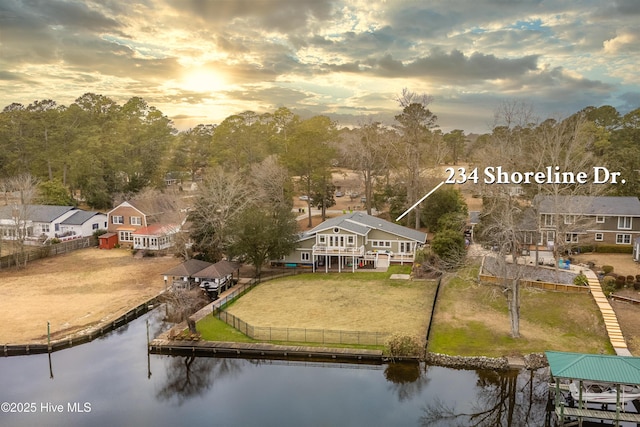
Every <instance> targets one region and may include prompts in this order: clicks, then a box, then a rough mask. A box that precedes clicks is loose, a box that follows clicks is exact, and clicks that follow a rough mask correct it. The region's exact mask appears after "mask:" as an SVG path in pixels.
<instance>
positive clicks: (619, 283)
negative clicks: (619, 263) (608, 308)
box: [616, 276, 626, 289]
mask: <svg viewBox="0 0 640 427" xmlns="http://www.w3.org/2000/svg"><path fill="white" fill-rule="evenodd" d="M625 283H626V279H625V278H624V276H618V277H616V289H622V288H624V284H625Z"/></svg>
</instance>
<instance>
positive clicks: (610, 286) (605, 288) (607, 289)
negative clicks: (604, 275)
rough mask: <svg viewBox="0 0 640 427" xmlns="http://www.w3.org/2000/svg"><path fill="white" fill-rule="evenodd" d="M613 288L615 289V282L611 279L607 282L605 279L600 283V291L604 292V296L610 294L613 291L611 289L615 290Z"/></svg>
mask: <svg viewBox="0 0 640 427" xmlns="http://www.w3.org/2000/svg"><path fill="white" fill-rule="evenodd" d="M615 290H616V282H615V281H613V282H611V281H609V282H607V281H605V282H604V283H603V284H602V292H603V293H604V295H605V296H606V297H609V295H611V294H612V293H613V291H615Z"/></svg>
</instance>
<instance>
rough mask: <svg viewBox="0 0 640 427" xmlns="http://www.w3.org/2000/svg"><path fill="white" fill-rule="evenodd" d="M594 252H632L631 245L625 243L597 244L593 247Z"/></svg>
mask: <svg viewBox="0 0 640 427" xmlns="http://www.w3.org/2000/svg"><path fill="white" fill-rule="evenodd" d="M595 252H600V253H603V254H605V253H606V254H630V253H633V246H631V245H629V246H625V245H598V246H596V247H595Z"/></svg>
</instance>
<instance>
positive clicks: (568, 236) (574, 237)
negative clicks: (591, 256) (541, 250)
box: [564, 233, 578, 243]
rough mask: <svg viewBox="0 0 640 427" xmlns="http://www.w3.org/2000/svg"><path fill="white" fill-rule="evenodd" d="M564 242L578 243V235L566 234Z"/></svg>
mask: <svg viewBox="0 0 640 427" xmlns="http://www.w3.org/2000/svg"><path fill="white" fill-rule="evenodd" d="M564 241H565V242H566V243H578V233H566V234H565V236H564Z"/></svg>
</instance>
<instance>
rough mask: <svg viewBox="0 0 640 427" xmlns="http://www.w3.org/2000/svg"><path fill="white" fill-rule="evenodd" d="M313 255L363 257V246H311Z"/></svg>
mask: <svg viewBox="0 0 640 427" xmlns="http://www.w3.org/2000/svg"><path fill="white" fill-rule="evenodd" d="M313 253H314V255H349V256H362V255H364V246H360V247H354V246H327V245H313Z"/></svg>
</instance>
